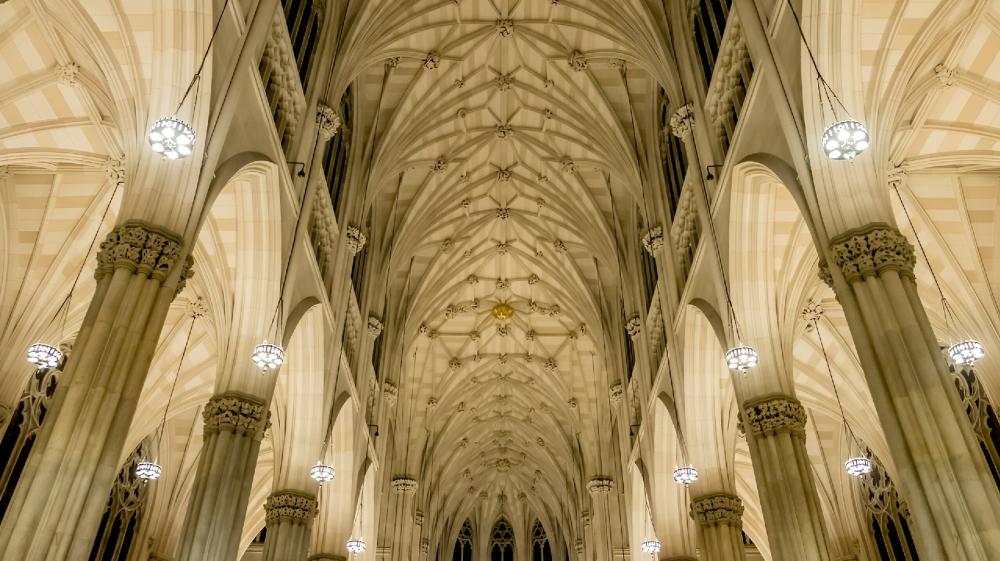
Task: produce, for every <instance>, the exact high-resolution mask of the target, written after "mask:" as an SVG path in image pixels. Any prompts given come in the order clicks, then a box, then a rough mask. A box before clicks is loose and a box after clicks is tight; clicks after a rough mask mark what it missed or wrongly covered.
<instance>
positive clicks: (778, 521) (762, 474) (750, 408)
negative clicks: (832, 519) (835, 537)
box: [743, 395, 830, 561]
mask: <svg viewBox="0 0 1000 561" xmlns="http://www.w3.org/2000/svg"><path fill="white" fill-rule="evenodd" d="M805 424H806V411H805V408H804V407H802V405H801V404H800V403H799V402H798V400H797V399H795V398H794V397H790V396H783V395H772V396H766V397H763V398H758V399H754V400H751V401H748V402H747V403H745V404H744V406H743V426H744V428H745V430H746V433H747V444H748V445H749V447H750V457H751V459H752V460H753V471H754V476H755V478H756V480H757V491H758V493H759V494H760V501H761V507H762V510H763V513H764V524H765V525H766V527H767V536H768V541H769V542H770V544H771V552H772V555H773V558H774V560H775V561H830V551H829V547H828V546H827V539H826V527H825V526H824V523H823V510H822V507H821V505H820V502H819V494H818V493H817V492H816V484H815V482H814V481H813V475H812V469H811V465H810V462H809V454H808V452H807V451H806V441H805Z"/></svg>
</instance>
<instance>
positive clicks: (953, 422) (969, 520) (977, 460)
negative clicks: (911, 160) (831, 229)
mask: <svg viewBox="0 0 1000 561" xmlns="http://www.w3.org/2000/svg"><path fill="white" fill-rule="evenodd" d="M830 253H831V256H832V258H833V261H834V263H833V265H834V266H835V267H836V269H837V270H839V272H840V273H842V274H841V275H834V274H832V273H831V271H830V270H829V269H827V268H826V266H825V265H821V275H820V276H821V277H823V278H824V280H826V281H827V283H828V284H830V285H831V286H832V287H833V289H834V291H835V292H836V294H837V299H838V300H840V302H841V304H843V306H844V313H845V315H846V317H847V323H848V325H849V327H850V329H851V335H852V337H853V339H854V345H855V348H857V351H858V357H859V358H860V361H861V365H862V367H863V369H864V372H865V377H866V378H867V380H868V387H869V389H870V391H871V395H872V400H873V401H874V403H875V408H876V409H877V410H878V413H879V415H878V417H879V421H880V424H881V425H882V430H883V432H884V433H885V436H886V441H887V442H888V443H889V450H890V452H891V453H892V460H893V464H894V465H895V468H896V471H895V472H894V473H893V474H892V475H893V478H894V479H895V480H896V482H897V483H898V484H899V487H900V489H901V490H902V492H903V494H904V495H905V496H906V500H907V503H909V505H910V509H911V511H912V512H913V522H914V525H915V526H916V531H914V532H913V537H914V539H915V541H916V544H917V549H918V552H919V554H920V557H921V558H927V559H955V560H963V561H985V560H993V559H1000V494H998V492H997V489H996V486H995V485H994V483H993V480H992V476H991V475H990V472H989V471H988V468H987V466H986V462H985V459H984V458H983V455H982V452H981V450H980V447H979V444H978V442H977V440H976V438H975V435H974V434H973V432H972V428H971V426H970V424H969V421H968V418H967V416H966V413H965V410H964V408H963V406H962V404H961V401H960V400H959V398H958V395H957V392H955V388H954V387H953V385H952V384H953V382H952V379H951V376H950V375H949V373H948V369H947V365H946V363H945V359H944V357H943V355H942V353H941V351H940V348H939V346H938V344H939V342H938V339H937V338H936V337H935V335H934V332H933V331H932V330H931V326H930V321H929V320H928V319H927V313H926V311H925V310H924V307H923V304H922V303H921V301H920V297H919V296H918V294H917V287H916V283H915V281H914V276H913V266H914V263H915V258H914V254H913V247H912V246H911V245H910V243H909V242H908V241H907V240H906V238H905V237H904V236H903V235H902V234H900V233H899V231H898V230H896V229H895V228H893V227H891V226H889V225H888V224H884V223H874V224H869V225H868V226H865V227H862V228H857V229H854V230H849V231H847V232H845V233H843V234H841V235H840V236H837V237H835V238H834V239H833V240H832V242H831V248H830Z"/></svg>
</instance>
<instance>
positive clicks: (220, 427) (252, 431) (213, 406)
mask: <svg viewBox="0 0 1000 561" xmlns="http://www.w3.org/2000/svg"><path fill="white" fill-rule="evenodd" d="M202 417H203V418H204V419H205V434H206V435H207V434H217V433H219V432H221V431H227V432H232V433H235V434H241V435H247V436H250V437H252V438H254V439H255V440H260V439H261V438H263V437H264V431H265V430H267V427H268V425H269V424H270V417H271V412H270V411H269V410H268V408H267V405H266V404H265V403H264V402H263V401H261V400H260V399H258V398H256V397H253V396H250V395H246V394H242V393H239V392H226V393H222V394H219V395H215V396H212V399H210V400H208V405H206V406H205V410H204V411H203V412H202Z"/></svg>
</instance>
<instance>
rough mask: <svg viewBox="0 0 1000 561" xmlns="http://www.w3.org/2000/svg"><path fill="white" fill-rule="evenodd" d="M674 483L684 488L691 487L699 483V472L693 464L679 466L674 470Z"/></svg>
mask: <svg viewBox="0 0 1000 561" xmlns="http://www.w3.org/2000/svg"><path fill="white" fill-rule="evenodd" d="M674 481H676V482H677V483H680V484H681V485H684V486H690V485H691V484H692V483H694V482H695V481H698V470H697V469H695V468H694V466H693V465H691V464H688V465H686V466H678V467H676V468H674Z"/></svg>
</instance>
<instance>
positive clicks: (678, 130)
mask: <svg viewBox="0 0 1000 561" xmlns="http://www.w3.org/2000/svg"><path fill="white" fill-rule="evenodd" d="M693 129H694V110H693V108H692V107H691V104H690V103H687V104H684V105H681V106H680V107H678V108H677V111H674V114H673V115H671V116H670V132H672V133H673V134H674V136H676V137H677V138H681V139H683V138H687V137H688V135H690V134H691V131H692V130H693Z"/></svg>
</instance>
